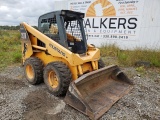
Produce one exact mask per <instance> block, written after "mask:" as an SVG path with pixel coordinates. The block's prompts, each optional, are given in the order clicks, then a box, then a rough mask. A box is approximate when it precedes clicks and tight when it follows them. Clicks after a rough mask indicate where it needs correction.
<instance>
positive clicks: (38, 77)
mask: <svg viewBox="0 0 160 120" xmlns="http://www.w3.org/2000/svg"><path fill="white" fill-rule="evenodd" d="M28 65H30V66H31V68H32V70H33V78H29V77H28V75H27V71H26V67H27V66H28ZM24 73H25V76H26V78H27V81H28V82H29V83H30V84H32V85H36V84H39V83H41V82H43V63H42V61H41V60H40V59H39V58H37V57H30V58H28V59H27V60H26V61H25V63H24Z"/></svg>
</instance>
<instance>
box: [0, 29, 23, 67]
mask: <svg viewBox="0 0 160 120" xmlns="http://www.w3.org/2000/svg"><path fill="white" fill-rule="evenodd" d="M20 61H21V41H20V33H19V31H2V30H1V31H0V70H2V69H3V68H5V67H6V66H9V65H12V64H15V63H19V62H20Z"/></svg>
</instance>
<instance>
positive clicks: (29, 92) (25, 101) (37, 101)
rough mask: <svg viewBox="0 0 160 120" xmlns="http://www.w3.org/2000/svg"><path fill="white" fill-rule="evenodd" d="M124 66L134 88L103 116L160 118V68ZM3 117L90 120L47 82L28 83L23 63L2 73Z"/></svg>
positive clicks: (129, 119) (0, 104)
mask: <svg viewBox="0 0 160 120" xmlns="http://www.w3.org/2000/svg"><path fill="white" fill-rule="evenodd" d="M123 70H124V71H125V72H126V73H127V75H128V76H129V78H132V80H133V82H134V83H135V85H134V88H133V90H132V91H131V92H130V93H129V94H128V95H126V96H124V97H123V98H122V99H120V100H119V101H118V102H117V103H116V104H114V105H113V106H112V108H111V109H110V110H109V111H108V112H106V113H105V114H104V115H103V116H102V117H101V118H100V120H106V119H107V120H119V119H120V120H124V119H127V120H137V119H145V120H159V119H160V114H159V113H160V69H153V68H149V69H147V71H146V72H145V73H138V72H136V71H135V68H132V67H130V68H125V69H123ZM0 119H1V120H9V119H12V120H13V119H15V120H17V119H19V120H23V119H25V120H31V119H32V120H89V118H88V117H87V116H85V115H83V114H82V113H80V112H78V111H77V110H75V109H73V108H72V107H70V106H68V105H66V104H65V103H64V101H63V98H58V97H55V96H53V95H52V94H50V93H48V91H47V89H46V86H45V85H44V84H40V85H37V86H33V85H30V84H28V83H27V82H26V79H25V77H24V74H23V68H22V67H21V66H12V67H9V68H7V69H6V70H4V71H3V72H1V73H0Z"/></svg>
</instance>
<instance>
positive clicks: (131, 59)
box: [100, 44, 160, 67]
mask: <svg viewBox="0 0 160 120" xmlns="http://www.w3.org/2000/svg"><path fill="white" fill-rule="evenodd" d="M100 50H101V56H102V57H114V59H116V60H117V63H118V64H119V65H123V66H134V65H135V63H136V62H137V61H146V62H150V63H151V65H152V66H155V67H160V49H159V50H152V49H148V48H146V49H142V48H135V49H134V50H132V51H131V50H121V49H120V48H119V47H117V46H116V45H115V44H113V45H107V44H106V45H102V46H101V47H100Z"/></svg>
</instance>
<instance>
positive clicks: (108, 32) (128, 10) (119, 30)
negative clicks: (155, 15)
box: [68, 0, 144, 40]
mask: <svg viewBox="0 0 160 120" xmlns="http://www.w3.org/2000/svg"><path fill="white" fill-rule="evenodd" d="M143 4H144V0H74V1H69V3H68V9H70V10H74V11H78V12H83V13H85V19H84V27H85V31H86V33H87V34H88V38H89V39H110V40H137V39H138V36H139V31H140V25H141V17H142V11H143Z"/></svg>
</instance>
